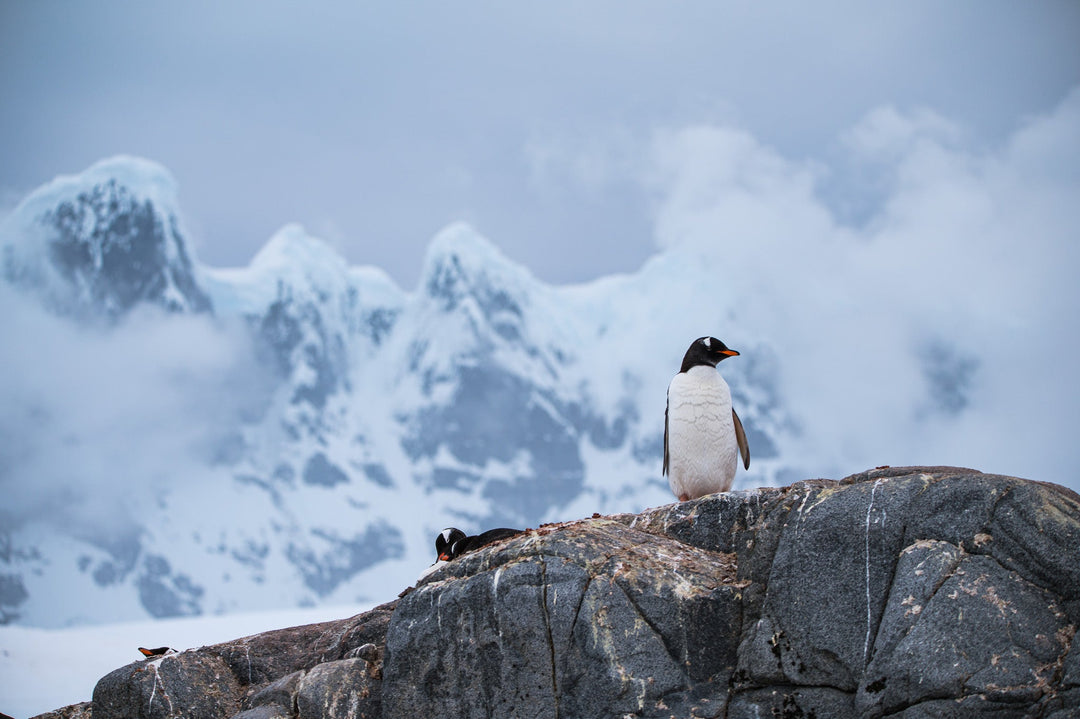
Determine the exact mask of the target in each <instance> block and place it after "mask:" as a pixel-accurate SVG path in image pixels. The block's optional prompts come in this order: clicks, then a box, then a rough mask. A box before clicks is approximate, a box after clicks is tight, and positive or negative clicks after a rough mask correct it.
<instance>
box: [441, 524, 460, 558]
mask: <svg viewBox="0 0 1080 719" xmlns="http://www.w3.org/2000/svg"><path fill="white" fill-rule="evenodd" d="M459 539H465V532H462V531H461V530H460V529H458V528H457V527H447V528H446V529H444V530H443V531H441V532H439V534H438V535H437V536H436V537H435V554H436V556H438V557H439V559H441V560H442V561H444V562H445V561H448V560H449V559H451V558H452V557H453V556H454V555H453V553H452V550H453V548H454V542H456V541H458V540H459Z"/></svg>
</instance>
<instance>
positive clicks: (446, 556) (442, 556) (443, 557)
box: [439, 552, 450, 562]
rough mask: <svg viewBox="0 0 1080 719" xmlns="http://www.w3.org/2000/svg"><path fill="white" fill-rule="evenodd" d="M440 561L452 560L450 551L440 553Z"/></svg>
mask: <svg viewBox="0 0 1080 719" xmlns="http://www.w3.org/2000/svg"><path fill="white" fill-rule="evenodd" d="M439 561H442V562H449V561H450V552H442V553H441V554H440V555H439Z"/></svg>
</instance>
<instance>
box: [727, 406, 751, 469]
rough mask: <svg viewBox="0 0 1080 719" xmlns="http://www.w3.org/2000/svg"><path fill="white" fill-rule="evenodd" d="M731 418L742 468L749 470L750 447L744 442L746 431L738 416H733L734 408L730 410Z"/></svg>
mask: <svg viewBox="0 0 1080 719" xmlns="http://www.w3.org/2000/svg"><path fill="white" fill-rule="evenodd" d="M731 418H732V419H733V420H735V439H736V441H738V443H739V454H741V455H742V461H743V468H744V469H750V445H749V443H747V441H746V431H745V430H744V429H743V428H742V422H741V421H739V415H737V414H735V408H734V407H732V408H731Z"/></svg>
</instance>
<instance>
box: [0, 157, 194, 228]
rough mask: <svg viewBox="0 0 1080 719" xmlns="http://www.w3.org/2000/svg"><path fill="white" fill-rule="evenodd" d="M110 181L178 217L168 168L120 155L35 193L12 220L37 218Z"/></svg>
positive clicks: (56, 179)
mask: <svg viewBox="0 0 1080 719" xmlns="http://www.w3.org/2000/svg"><path fill="white" fill-rule="evenodd" d="M110 182H113V183H116V184H117V185H119V186H121V187H124V188H126V189H127V191H128V192H129V193H131V194H132V195H133V196H134V197H137V198H138V199H140V200H149V201H150V202H151V203H153V205H154V206H155V207H157V208H158V209H159V210H160V211H161V212H163V213H165V214H169V215H178V212H177V207H178V201H177V184H176V179H175V178H174V177H173V176H172V173H170V172H169V171H168V170H167V169H165V167H163V166H162V165H159V164H158V163H156V162H153V161H152V160H147V159H144V158H141V157H134V156H132V155H116V156H114V157H109V158H106V159H104V160H101V161H99V162H96V163H94V164H93V165H91V166H90V167H88V168H87V169H85V170H83V171H82V172H80V173H78V174H77V175H59V176H57V177H56V178H54V179H52V180H50V181H49V182H47V183H45V184H44V185H42V186H41V187H39V188H37V189H36V190H34V191H33V192H31V193H30V194H29V195H28V196H27V197H26V198H25V199H24V200H23V201H22V202H20V203H19V205H18V206H17V207H16V208H15V211H14V212H13V213H12V216H11V218H12V219H15V218H16V217H18V218H25V219H34V218H37V217H39V216H40V215H42V214H43V213H46V212H50V211H52V210H54V209H55V208H56V207H57V206H58V205H60V204H62V203H63V202H65V201H69V200H71V199H72V198H74V197H77V196H78V195H79V194H80V193H83V192H86V191H89V190H92V189H93V188H94V187H96V186H98V185H107V184H109V183H110Z"/></svg>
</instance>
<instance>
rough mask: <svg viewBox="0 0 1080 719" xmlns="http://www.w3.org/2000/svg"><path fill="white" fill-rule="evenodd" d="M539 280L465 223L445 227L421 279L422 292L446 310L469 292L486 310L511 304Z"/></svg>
mask: <svg viewBox="0 0 1080 719" xmlns="http://www.w3.org/2000/svg"><path fill="white" fill-rule="evenodd" d="M537 284H538V283H537V281H536V279H535V278H534V277H533V276H532V274H531V273H530V272H529V271H528V270H526V269H525V268H524V267H523V266H521V265H518V264H516V263H515V262H513V261H512V260H510V259H509V258H508V257H506V255H504V254H503V253H502V252H501V251H500V250H499V249H498V248H497V247H495V245H494V244H492V243H491V242H490V241H489V240H487V239H486V238H484V237H483V236H482V235H480V234H479V233H478V232H477V231H476V230H474V229H473V228H472V227H471V226H469V225H467V224H465V223H455V224H453V225H450V226H448V227H446V228H445V229H443V230H442V231H441V232H439V234H437V235H436V236H435V238H434V239H433V240H432V241H431V244H430V246H429V247H428V251H427V255H426V257H425V259H424V268H423V272H422V273H421V280H420V288H421V292H422V293H423V294H424V295H426V296H427V297H429V298H431V299H433V300H435V301H436V302H437V303H438V304H439V305H440V306H441V307H442V308H443V309H444V310H453V309H455V308H457V307H458V305H459V304H460V303H461V302H462V301H463V300H464V298H465V297H468V296H472V297H474V298H476V299H477V301H479V302H480V303H481V305H482V309H484V310H489V309H491V310H498V309H499V308H500V307H501V306H505V307H506V308H510V307H511V306H512V305H513V304H514V301H515V299H516V298H519V297H521V296H524V295H526V294H528V293H529V292H530V290H532V289H533V288H534V286H535V285H537ZM492 303H494V305H497V306H492Z"/></svg>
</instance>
